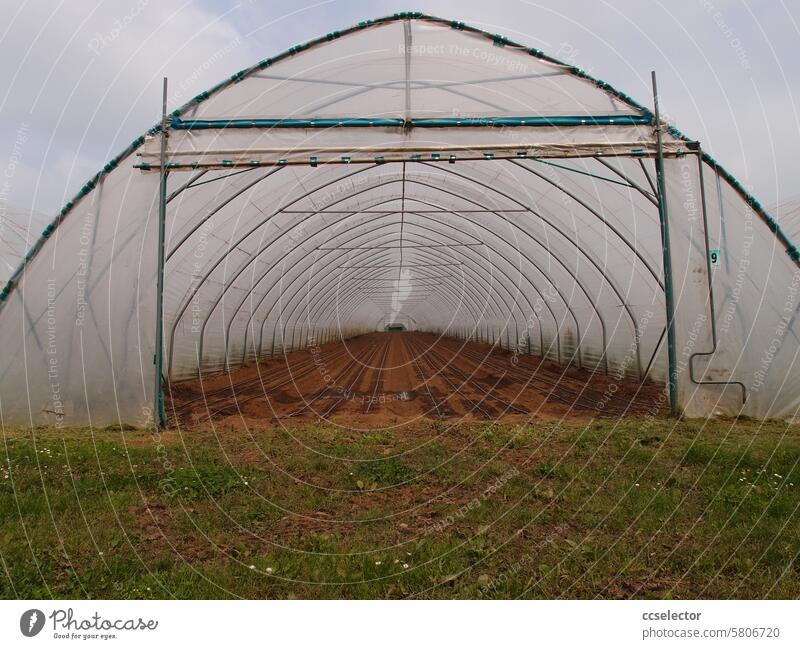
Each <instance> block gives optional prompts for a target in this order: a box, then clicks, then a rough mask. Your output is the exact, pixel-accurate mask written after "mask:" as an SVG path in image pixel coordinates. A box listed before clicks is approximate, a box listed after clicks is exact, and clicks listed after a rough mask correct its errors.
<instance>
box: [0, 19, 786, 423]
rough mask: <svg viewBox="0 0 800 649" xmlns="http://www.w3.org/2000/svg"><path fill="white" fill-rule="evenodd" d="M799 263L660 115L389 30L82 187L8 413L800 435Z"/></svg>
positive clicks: (406, 22)
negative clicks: (729, 424) (502, 423)
mask: <svg viewBox="0 0 800 649" xmlns="http://www.w3.org/2000/svg"><path fill="white" fill-rule="evenodd" d="M165 94H166V93H165ZM54 232H58V237H57V239H58V246H57V247H56V246H55V245H54V241H55V237H53V236H51V235H52V234H53V233H54ZM161 241H163V245H161V243H160V242H161ZM798 258H799V255H798V251H797V249H796V248H795V247H794V246H793V245H792V244H791V242H790V241H788V239H786V237H785V235H784V234H783V233H782V232H781V230H780V228H779V227H778V226H777V224H776V223H775V222H774V221H773V220H772V219H771V218H770V217H769V216H768V215H767V214H766V213H765V212H764V211H763V210H762V209H761V207H760V205H759V204H758V202H757V201H755V199H754V198H752V197H751V196H750V195H749V194H747V192H746V191H745V190H744V189H743V188H742V186H741V185H739V183H737V182H736V180H735V179H734V178H732V177H731V176H730V175H729V174H728V173H727V172H726V171H725V170H724V169H723V168H722V167H721V166H720V165H719V164H718V163H717V162H716V161H715V160H713V159H712V158H711V157H710V156H708V155H707V154H706V153H705V152H704V151H703V149H702V146H701V144H700V143H699V142H696V141H693V140H691V139H690V138H687V137H685V136H683V135H682V134H681V133H680V132H679V131H678V130H677V129H676V128H674V127H673V126H671V125H667V124H666V123H664V122H663V121H662V120H661V119H660V118H659V116H658V114H657V107H656V106H654V109H650V108H648V107H647V106H645V105H644V104H640V103H638V102H636V101H634V100H633V99H632V98H631V97H629V96H628V95H626V94H624V93H622V92H620V91H618V90H616V89H615V88H613V87H611V86H610V85H608V84H606V83H604V82H602V81H599V80H597V79H594V78H592V77H590V76H589V75H588V74H586V73H585V72H584V71H582V70H579V69H577V68H575V67H574V66H571V65H569V64H566V63H564V62H561V61H558V60H557V59H554V58H552V57H550V56H548V55H547V54H545V53H543V52H541V51H539V50H537V49H533V48H530V47H527V46H525V45H523V44H519V43H515V42H513V41H511V40H509V39H506V38H503V37H501V36H497V35H493V34H487V33H485V32H482V31H480V30H478V29H475V28H472V27H469V26H467V25H464V24H463V23H460V22H457V21H449V20H442V19H439V18H434V17H431V16H425V15H422V14H417V13H403V14H397V15H395V16H390V17H387V18H384V19H379V20H374V21H367V22H365V23H362V24H360V25H358V26H356V27H353V28H351V29H348V30H344V31H340V32H333V33H331V34H327V35H325V36H323V37H321V38H319V39H316V40H314V41H311V42H309V43H306V44H303V45H299V46H297V47H294V48H292V49H290V50H289V51H287V52H284V53H283V54H280V55H277V56H273V57H271V58H267V59H264V60H263V61H260V62H258V63H257V64H255V65H254V66H252V67H251V68H248V69H246V70H243V71H241V72H239V73H237V74H236V75H233V76H232V77H231V78H230V79H227V80H225V81H224V82H223V83H220V84H219V85H218V86H216V87H215V88H213V89H211V90H209V91H208V92H204V93H202V94H201V95H198V96H197V97H195V98H194V99H193V100H192V101H190V102H188V103H187V104H186V105H184V106H182V107H180V108H179V109H177V110H173V111H172V112H170V113H168V114H167V113H165V119H164V120H163V122H162V123H160V124H158V125H156V126H155V127H154V128H153V129H151V130H150V131H149V132H148V133H147V134H146V135H144V136H142V137H141V138H139V139H137V140H136V141H135V142H133V143H132V144H131V146H130V147H129V148H128V149H127V150H126V151H124V152H123V153H122V154H121V155H120V156H118V157H117V158H115V159H114V160H112V161H111V162H109V164H108V165H106V167H105V168H104V169H103V170H102V171H100V172H99V173H98V174H97V175H96V176H95V177H94V178H92V179H91V180H90V181H89V182H88V183H87V184H86V186H84V187H83V188H82V190H81V192H80V194H79V195H78V196H77V197H76V198H75V199H74V200H73V201H70V202H69V203H68V204H67V205H66V206H65V208H64V209H63V210H62V211H61V213H60V214H59V215H58V217H57V218H56V219H55V221H54V222H53V224H52V225H51V226H49V227H48V229H47V230H46V231H45V233H44V234H43V236H42V238H41V239H40V241H39V242H37V244H36V245H35V246H34V248H33V249H32V250H31V251H30V252H29V253H28V255H27V257H26V260H25V263H24V264H23V265H22V266H21V267H20V269H19V270H18V271H17V273H15V275H14V277H12V278H11V280H10V281H9V282H8V284H7V285H6V287H5V288H4V289H3V293H2V302H1V303H0V308H1V309H2V310H0V333H2V335H3V340H8V341H15V344H11V345H9V350H10V352H9V353H8V354H6V355H4V361H3V366H2V367H1V368H0V369H1V370H2V374H0V389H2V394H3V396H4V399H3V403H2V404H1V406H2V414H3V417H4V420H5V421H6V422H14V421H22V422H29V421H30V422H38V423H51V424H52V423H59V424H66V423H69V424H83V423H87V422H88V421H92V422H94V423H97V424H100V423H111V422H120V421H122V422H131V423H134V424H141V425H144V424H146V423H147V422H148V421H150V422H152V421H155V422H156V423H158V422H162V423H163V422H165V421H167V420H169V421H173V422H177V423H180V424H182V425H190V424H193V423H196V422H198V421H205V420H208V419H212V420H219V419H226V418H227V419H229V420H236V419H239V420H242V421H246V420H247V419H248V418H256V419H270V420H274V421H286V420H289V419H302V418H304V417H310V418H337V417H339V418H358V417H371V418H373V419H372V421H376V422H380V421H384V420H385V421H403V420H405V419H406V418H408V419H413V418H418V417H430V418H434V419H446V418H450V417H475V418H479V419H497V418H500V417H512V418H513V417H517V418H520V419H522V420H530V419H531V418H533V417H537V416H545V417H550V416H552V417H560V416H565V415H579V416H596V415H610V416H619V415H623V414H654V415H655V414H658V413H663V412H666V411H668V410H670V408H671V409H672V410H673V411H675V412H678V411H680V412H683V413H685V414H687V415H694V416H706V415H712V414H729V415H735V414H747V415H751V416H757V417H766V416H774V417H790V416H793V414H794V413H795V412H796V410H797V408H798V406H799V405H800V375H799V374H798V372H797V370H796V368H795V363H794V358H795V356H796V352H797V349H798V325H797V321H796V318H795V314H796V311H797V306H798V304H797V302H798V296H797V291H795V292H794V293H792V292H791V290H790V288H791V286H793V285H794V284H793V283H792V282H793V280H792V278H793V277H795V276H796V274H797V271H798V263H797V262H798ZM756 259H757V260H759V262H761V261H762V260H764V262H765V263H751V262H754V261H755V260H756ZM787 287H789V288H788V289H787ZM787 291H788V293H787ZM755 304H758V305H760V307H759V308H754V307H753V305H755ZM156 322H159V323H162V325H161V329H160V330H159V328H158V327H156V326H155V324H154V323H156ZM89 341H91V343H89ZM16 342H18V344H16ZM765 354H768V360H767V361H765ZM37 376H38V377H39V378H41V379H42V380H41V381H38V380H37V381H32V380H30V377H37ZM26 377H28V380H26ZM54 386H57V390H56V388H55V387H54ZM156 386H158V387H156ZM162 390H163V393H164V396H163V398H161V397H160V396H159V395H160V393H161V392H162ZM381 418H383V419H381Z"/></svg>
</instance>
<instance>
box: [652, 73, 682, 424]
mask: <svg viewBox="0 0 800 649" xmlns="http://www.w3.org/2000/svg"><path fill="white" fill-rule="evenodd" d="M650 74H651V78H652V81H653V107H654V109H655V120H656V125H655V127H656V145H657V147H658V148H657V155H656V179H657V184H658V218H659V221H660V224H661V250H662V252H663V256H664V304H665V307H666V311H667V314H666V315H667V358H668V362H669V375H668V379H667V384H668V387H669V403H670V408H671V410H672V414H674V415H677V414H678V368H677V362H676V356H675V301H674V300H675V298H674V295H673V293H672V254H671V248H670V243H669V219H668V212H667V198H666V188H665V183H664V148H663V143H662V140H661V132H662V131H661V119H660V113H659V108H658V84H657V82H656V73H655V70H654V71H652V72H651V73H650Z"/></svg>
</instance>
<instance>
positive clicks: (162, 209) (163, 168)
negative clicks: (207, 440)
mask: <svg viewBox="0 0 800 649" xmlns="http://www.w3.org/2000/svg"><path fill="white" fill-rule="evenodd" d="M168 127H169V124H168V122H167V78H166V77H164V91H163V96H162V100H161V165H160V168H159V174H160V178H159V188H158V269H157V277H156V348H155V357H154V358H153V362H154V364H155V383H154V385H153V399H154V403H153V423H154V424H155V427H156V429H159V428H164V427H165V426H166V425H167V421H166V416H165V412H164V393H163V392H162V389H161V380H162V377H161V374H162V371H163V367H164V236H165V234H164V233H165V230H166V227H165V222H166V219H167V138H168V137H169V135H168V133H167V128H168Z"/></svg>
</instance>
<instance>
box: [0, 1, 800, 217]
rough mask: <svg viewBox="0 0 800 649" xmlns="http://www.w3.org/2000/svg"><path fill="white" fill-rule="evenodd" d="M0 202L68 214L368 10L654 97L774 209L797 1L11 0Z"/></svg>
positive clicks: (799, 67) (789, 104)
mask: <svg viewBox="0 0 800 649" xmlns="http://www.w3.org/2000/svg"><path fill="white" fill-rule="evenodd" d="M0 2H1V3H2V5H3V6H4V11H3V15H4V17H5V21H4V24H3V25H2V26H0V54H2V61H3V65H2V66H0V81H2V82H1V83H0V174H2V175H3V177H4V178H5V181H4V185H3V187H2V191H3V192H4V194H3V196H2V197H0V198H2V199H3V200H5V201H7V202H8V203H10V204H16V205H17V206H20V207H23V208H26V209H30V208H33V209H36V210H40V211H43V212H47V213H53V212H55V211H57V210H58V209H59V208H60V207H61V206H62V205H63V203H64V202H66V200H68V199H69V198H70V197H71V196H72V195H73V194H74V193H75V191H76V190H77V188H79V187H80V185H81V184H82V183H83V182H84V181H85V180H86V179H87V178H88V177H89V176H90V175H92V174H93V173H94V172H95V171H97V170H98V169H99V168H100V167H102V165H103V164H104V163H105V162H106V161H107V160H108V159H109V158H111V157H113V156H114V155H115V154H116V153H117V152H118V151H119V150H121V149H122V148H124V147H125V146H126V145H127V144H128V143H129V142H130V141H131V140H133V139H134V138H136V137H137V136H138V135H140V134H141V133H142V132H143V131H145V130H146V129H147V128H148V127H150V126H151V125H152V124H153V123H155V122H156V121H157V120H158V114H159V110H160V92H161V90H160V85H161V78H162V77H163V76H165V75H166V76H168V77H169V79H170V83H171V88H172V92H171V97H170V108H175V107H177V106H178V105H179V104H181V103H183V102H184V101H186V100H187V99H189V98H191V97H192V96H194V95H195V94H197V93H198V92H199V91H202V90H204V89H206V88H208V87H210V86H212V85H213V84H215V83H216V82H217V81H219V80H220V79H222V78H223V77H226V76H229V75H230V74H231V73H233V72H235V71H237V70H239V69H241V68H244V67H247V66H248V65H251V64H252V63H254V62H256V61H258V60H260V59H262V58H265V57H266V56H269V55H270V54H274V53H277V52H280V51H282V50H284V49H286V48H287V47H289V46H291V45H294V44H296V43H299V42H303V41H305V40H308V39H310V38H313V37H316V36H318V35H320V34H324V33H327V32H329V31H332V30H334V29H337V28H342V27H347V26H349V25H352V24H355V23H357V22H359V21H360V20H363V19H365V18H371V17H377V16H381V15H385V14H391V13H394V12H396V11H403V10H419V11H425V12H427V13H431V14H435V15H440V16H443V17H446V18H457V19H459V20H462V21H464V22H468V23H471V24H473V25H476V26H478V27H481V28H483V29H486V30H488V31H491V32H495V33H500V34H504V35H507V36H509V37H512V38H514V39H516V40H519V41H521V42H523V43H526V44H530V45H531V46H534V47H538V48H540V49H543V50H545V51H546V52H548V53H550V54H553V55H555V56H559V57H560V58H563V59H566V60H568V61H570V62H574V63H575V64H576V65H579V66H580V67H583V68H585V69H586V70H588V71H589V72H591V73H592V74H593V75H595V76H597V77H599V78H601V79H604V80H605V81H608V82H609V83H612V84H613V85H615V86H616V87H617V88H619V89H620V90H622V91H624V92H627V93H628V94H630V95H632V96H633V97H634V98H636V99H638V100H639V101H640V102H642V103H646V104H648V105H649V104H650V95H651V91H650V86H649V83H650V81H649V71H650V70H651V69H655V70H657V72H658V75H659V83H660V86H661V95H662V103H663V108H664V111H665V113H666V114H667V115H668V117H669V119H670V121H672V122H674V123H675V124H676V125H677V126H678V127H679V128H680V129H681V130H683V131H684V132H685V133H686V134H687V135H689V136H691V137H693V138H695V139H699V140H700V141H701V142H702V143H703V146H704V147H705V148H706V149H707V150H709V151H710V152H711V153H712V155H714V156H715V157H716V158H717V159H718V160H719V161H720V162H722V163H723V165H725V166H726V167H727V168H728V169H729V170H730V171H732V172H733V173H734V174H735V175H736V176H737V177H738V178H739V179H740V180H741V182H742V183H743V184H745V185H746V186H750V187H751V188H752V190H753V191H754V193H755V194H756V196H757V197H758V198H759V199H760V200H761V201H762V202H763V203H765V204H766V205H770V204H773V203H775V202H779V201H783V200H786V199H788V198H790V197H794V196H796V195H798V194H800V187H798V161H797V153H798V151H800V115H798V98H799V97H798V91H797V88H800V61H799V60H798V56H797V54H798V51H800V29H799V26H800V2H797V0H791V1H790V0H748V1H745V0H679V1H663V2H661V1H658V0H652V1H651V0H606V1H603V0H591V1H590V0H538V1H533V0H532V1H527V0H493V1H492V2H486V1H485V0H480V1H478V0H460V1H455V0H427V1H421V0H403V1H394V0H371V1H369V2H367V1H365V0H323V1H311V2H310V1H308V0H292V1H291V2H289V1H287V0H269V1H265V0H240V1H239V2H224V1H222V0H61V1H58V0H0Z"/></svg>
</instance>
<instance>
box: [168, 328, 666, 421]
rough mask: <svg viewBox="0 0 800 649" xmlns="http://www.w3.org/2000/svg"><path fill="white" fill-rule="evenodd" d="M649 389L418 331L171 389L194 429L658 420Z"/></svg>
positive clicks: (310, 352) (315, 350)
mask: <svg viewBox="0 0 800 649" xmlns="http://www.w3.org/2000/svg"><path fill="white" fill-rule="evenodd" d="M662 391H663V388H662V387H661V386H657V385H654V384H651V383H645V384H641V385H640V384H638V383H633V382H625V381H619V380H617V379H616V378H615V377H613V376H607V375H605V374H601V373H594V372H591V371H587V370H582V369H578V368H574V367H571V368H564V367H561V366H559V365H556V364H555V363H552V362H549V361H546V360H542V359H541V358H539V357H536V356H528V355H525V354H520V355H516V356H514V355H512V354H511V353H510V352H507V351H505V350H500V349H498V348H496V347H492V346H490V345H487V344H480V343H475V342H465V341H462V340H455V339H451V338H441V337H437V336H434V335H432V334H427V333H420V332H391V333H373V334H367V335H363V336H359V337H357V338H352V339H349V340H346V341H344V342H342V341H339V342H334V343H329V344H326V345H322V346H319V347H311V348H308V349H305V350H302V351H297V352H293V353H290V354H287V355H286V356H281V357H280V358H275V359H270V360H266V361H263V362H260V363H257V364H253V365H250V366H247V367H242V368H239V369H236V370H234V371H232V372H230V373H224V374H216V375H212V376H207V377H203V378H202V379H197V380H192V381H181V382H179V383H173V384H172V385H171V386H168V388H167V390H166V394H167V398H168V402H167V415H168V417H169V418H170V419H171V420H172V422H173V423H176V424H178V423H179V424H180V425H182V426H191V425H194V424H198V423H201V422H206V421H208V420H212V421H215V422H225V423H227V424H232V425H234V426H235V425H237V424H239V423H242V422H248V421H252V422H253V423H255V422H256V421H258V422H262V423H263V422H264V421H265V420H268V421H270V422H273V423H290V422H293V421H298V422H308V421H316V420H319V419H321V420H332V421H333V422H335V423H338V424H342V425H358V426H365V427H370V428H375V427H381V426H387V425H403V424H410V423H413V422H414V421H417V420H420V419H433V420H462V419H464V420H490V421H499V420H502V421H506V422H509V423H514V422H520V423H522V422H526V421H531V420H536V419H553V418H561V417H593V416H613V417H618V416H621V415H625V414H631V415H633V414H646V413H650V414H660V411H659V410H654V404H657V403H660V402H663V401H664V400H663V399H659V395H660V393H661V392H662Z"/></svg>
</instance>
